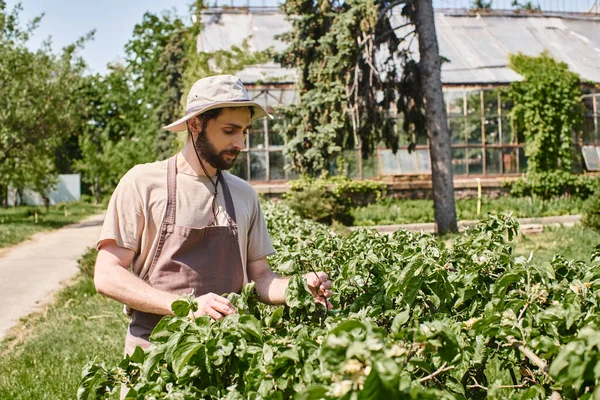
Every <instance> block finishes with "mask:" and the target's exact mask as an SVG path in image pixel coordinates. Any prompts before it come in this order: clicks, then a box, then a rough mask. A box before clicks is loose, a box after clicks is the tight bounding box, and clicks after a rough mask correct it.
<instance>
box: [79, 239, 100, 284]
mask: <svg viewBox="0 0 600 400" xmlns="http://www.w3.org/2000/svg"><path fill="white" fill-rule="evenodd" d="M97 256H98V250H96V249H95V248H94V247H88V248H87V249H86V250H85V253H83V255H82V256H81V257H80V258H79V260H77V267H79V270H80V271H81V273H82V274H83V275H84V276H85V277H88V278H93V277H94V265H95V264H96V257H97Z"/></svg>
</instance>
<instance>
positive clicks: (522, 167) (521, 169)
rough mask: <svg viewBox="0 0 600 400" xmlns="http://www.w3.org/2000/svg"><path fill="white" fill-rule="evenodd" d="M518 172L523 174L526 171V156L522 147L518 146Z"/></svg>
mask: <svg viewBox="0 0 600 400" xmlns="http://www.w3.org/2000/svg"><path fill="white" fill-rule="evenodd" d="M518 152H519V173H520V174H524V173H525V172H527V157H525V151H524V150H523V148H519V150H518Z"/></svg>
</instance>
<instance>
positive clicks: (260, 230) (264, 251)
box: [248, 197, 275, 262]
mask: <svg viewBox="0 0 600 400" xmlns="http://www.w3.org/2000/svg"><path fill="white" fill-rule="evenodd" d="M254 201H255V204H254V212H253V214H252V219H251V221H250V227H249V229H248V262H250V261H254V260H258V259H260V258H263V257H266V256H269V255H271V254H274V253H275V249H274V248H273V244H272V243H271V237H270V236H269V231H268V230H267V223H266V222H265V217H264V216H263V213H262V210H261V208H260V202H259V201H258V197H255V199H254Z"/></svg>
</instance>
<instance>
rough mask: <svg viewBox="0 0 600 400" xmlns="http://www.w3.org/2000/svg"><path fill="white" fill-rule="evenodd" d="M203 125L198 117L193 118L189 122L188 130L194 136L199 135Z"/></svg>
mask: <svg viewBox="0 0 600 400" xmlns="http://www.w3.org/2000/svg"><path fill="white" fill-rule="evenodd" d="M201 125H202V124H201V123H200V119H199V118H198V117H193V118H191V119H190V120H189V121H188V128H189V130H190V131H192V133H193V134H197V133H198V132H200V130H201V129H202V126H201Z"/></svg>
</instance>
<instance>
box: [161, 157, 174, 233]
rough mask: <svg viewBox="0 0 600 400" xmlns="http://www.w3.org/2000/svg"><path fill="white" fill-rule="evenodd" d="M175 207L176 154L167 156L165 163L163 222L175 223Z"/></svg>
mask: <svg viewBox="0 0 600 400" xmlns="http://www.w3.org/2000/svg"><path fill="white" fill-rule="evenodd" d="M176 208H177V155H174V156H173V157H171V158H169V162H168V163H167V210H166V212H165V219H164V221H163V222H164V223H165V224H167V225H174V224H175V209H176Z"/></svg>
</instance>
